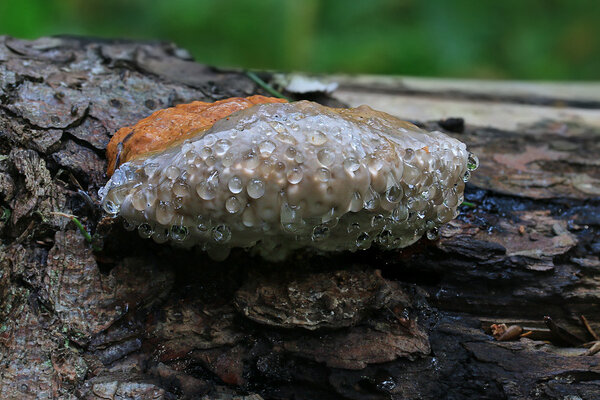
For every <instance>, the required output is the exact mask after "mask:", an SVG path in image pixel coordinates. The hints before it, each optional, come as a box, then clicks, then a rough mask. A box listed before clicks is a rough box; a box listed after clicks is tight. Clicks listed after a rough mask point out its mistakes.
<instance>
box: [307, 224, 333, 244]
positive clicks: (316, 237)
mask: <svg viewBox="0 0 600 400" xmlns="http://www.w3.org/2000/svg"><path fill="white" fill-rule="evenodd" d="M328 236H329V227H328V226H326V225H323V224H321V225H317V226H315V227H314V228H313V231H312V236H311V238H312V240H313V241H314V242H320V241H321V240H325V239H326V238H327V237H328Z"/></svg>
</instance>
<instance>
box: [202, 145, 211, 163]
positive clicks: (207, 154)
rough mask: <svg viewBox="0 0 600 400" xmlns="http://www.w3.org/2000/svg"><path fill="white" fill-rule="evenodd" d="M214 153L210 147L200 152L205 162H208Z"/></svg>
mask: <svg viewBox="0 0 600 400" xmlns="http://www.w3.org/2000/svg"><path fill="white" fill-rule="evenodd" d="M212 153H213V151H212V149H211V148H210V147H203V148H202V150H200V157H202V159H203V160H206V159H207V158H208V157H210V156H211V155H212Z"/></svg>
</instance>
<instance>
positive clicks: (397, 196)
mask: <svg viewBox="0 0 600 400" xmlns="http://www.w3.org/2000/svg"><path fill="white" fill-rule="evenodd" d="M402 195H404V190H403V189H402V187H401V186H396V185H393V186H390V187H389V188H388V189H387V190H386V192H385V198H386V199H387V201H389V202H390V203H397V202H399V201H400V200H401V199H402Z"/></svg>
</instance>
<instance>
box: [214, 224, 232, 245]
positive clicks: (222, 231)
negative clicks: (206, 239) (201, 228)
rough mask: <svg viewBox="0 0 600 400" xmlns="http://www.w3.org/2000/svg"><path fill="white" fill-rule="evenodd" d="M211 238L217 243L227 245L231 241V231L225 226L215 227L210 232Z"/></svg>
mask: <svg viewBox="0 0 600 400" xmlns="http://www.w3.org/2000/svg"><path fill="white" fill-rule="evenodd" d="M212 237H213V239H214V240H215V242H217V243H221V244H223V243H227V242H228V241H229V240H230V239H231V230H230V229H229V227H228V226H227V225H225V224H221V225H217V226H215V227H214V228H213V230H212Z"/></svg>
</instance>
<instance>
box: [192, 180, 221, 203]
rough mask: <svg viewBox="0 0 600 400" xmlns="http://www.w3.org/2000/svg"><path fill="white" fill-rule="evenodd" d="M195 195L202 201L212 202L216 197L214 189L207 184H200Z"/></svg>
mask: <svg viewBox="0 0 600 400" xmlns="http://www.w3.org/2000/svg"><path fill="white" fill-rule="evenodd" d="M196 193H198V196H200V198H201V199H203V200H212V199H214V198H215V197H216V196H217V191H216V189H215V187H214V186H213V185H211V184H210V183H208V182H200V183H199V184H198V186H196Z"/></svg>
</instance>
